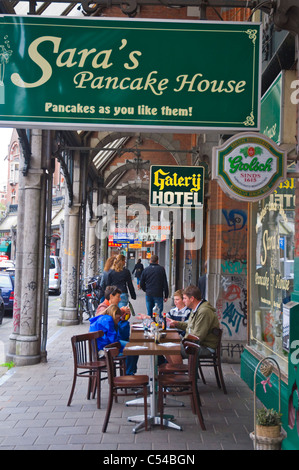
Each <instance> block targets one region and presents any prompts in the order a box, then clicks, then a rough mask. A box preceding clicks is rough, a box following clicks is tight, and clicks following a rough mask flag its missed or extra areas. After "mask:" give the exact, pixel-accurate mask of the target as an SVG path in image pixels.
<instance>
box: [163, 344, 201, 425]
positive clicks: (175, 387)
mask: <svg viewBox="0 0 299 470" xmlns="http://www.w3.org/2000/svg"><path fill="white" fill-rule="evenodd" d="M184 347H185V351H186V352H187V354H188V365H187V367H188V372H187V373H185V372H182V373H180V372H178V371H174V373H170V371H167V373H165V372H164V373H163V372H162V371H161V372H159V374H158V385H159V408H160V421H161V428H162V429H163V412H164V403H163V399H164V396H166V395H189V396H190V400H191V407H192V411H193V413H194V414H197V416H198V419H199V422H200V426H201V429H202V430H205V429H206V427H205V424H204V420H203V416H202V413H201V409H200V398H199V393H198V389H197V362H198V354H199V346H198V344H196V343H191V342H188V341H185V342H184ZM180 387H181V390H180ZM168 389H170V390H168Z"/></svg>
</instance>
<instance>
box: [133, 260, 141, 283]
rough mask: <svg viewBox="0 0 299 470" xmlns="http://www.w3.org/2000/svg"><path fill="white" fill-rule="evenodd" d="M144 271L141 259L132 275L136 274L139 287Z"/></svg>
mask: <svg viewBox="0 0 299 470" xmlns="http://www.w3.org/2000/svg"><path fill="white" fill-rule="evenodd" d="M143 269H144V267H143V264H142V263H141V259H140V258H139V260H138V261H137V263H136V264H135V266H134V269H133V271H132V274H134V273H135V277H136V280H137V286H139V284H140V278H141V274H142V271H143ZM138 288H139V287H138Z"/></svg>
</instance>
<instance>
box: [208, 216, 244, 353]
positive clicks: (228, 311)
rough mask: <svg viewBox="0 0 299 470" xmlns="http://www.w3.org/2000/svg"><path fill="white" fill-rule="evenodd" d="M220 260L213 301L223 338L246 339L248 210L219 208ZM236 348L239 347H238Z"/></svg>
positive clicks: (231, 339)
mask: <svg viewBox="0 0 299 470" xmlns="http://www.w3.org/2000/svg"><path fill="white" fill-rule="evenodd" d="M222 214H223V216H224V220H225V224H224V226H223V231H222V253H221V258H222V263H221V277H220V289H219V293H218V297H217V301H216V310H217V315H218V318H219V322H220V324H221V327H222V329H223V339H224V340H227V341H237V342H239V341H246V338H247V212H246V211H244V210H242V209H231V210H229V211H227V210H226V209H223V210H222ZM237 349H238V350H239V349H240V348H237Z"/></svg>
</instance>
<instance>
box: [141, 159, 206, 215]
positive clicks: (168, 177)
mask: <svg viewBox="0 0 299 470" xmlns="http://www.w3.org/2000/svg"><path fill="white" fill-rule="evenodd" d="M149 191H150V202H149V204H150V206H151V207H171V208H174V207H183V208H186V209H202V207H203V200H204V167H201V166H171V165H152V166H151V168H150V190H149Z"/></svg>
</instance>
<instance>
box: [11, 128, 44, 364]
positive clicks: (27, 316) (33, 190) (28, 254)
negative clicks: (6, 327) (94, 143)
mask: <svg viewBox="0 0 299 470" xmlns="http://www.w3.org/2000/svg"><path fill="white" fill-rule="evenodd" d="M31 135H32V139H31V149H32V156H31V161H30V169H29V170H28V174H27V175H26V177H24V187H23V190H22V192H21V194H20V196H21V197H20V206H21V207H20V208H19V210H23V213H22V214H20V212H19V214H20V222H21V223H20V226H19V225H18V242H17V263H16V264H17V271H16V286H17V305H16V306H15V309H14V332H13V335H12V337H11V341H12V344H11V347H10V353H9V355H8V358H9V360H13V362H14V363H15V364H16V365H31V364H36V363H38V362H40V357H41V356H40V315H41V289H42V286H43V277H42V268H41V266H42V265H43V243H42V242H41V237H42V230H41V226H44V218H45V213H44V208H45V203H44V200H42V197H43V198H44V199H45V196H46V192H45V191H43V190H42V189H43V188H42V186H43V184H44V178H43V170H42V169H41V167H42V131H41V130H32V133H31ZM21 200H22V202H21ZM20 237H22V240H20ZM11 351H12V352H11Z"/></svg>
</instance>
